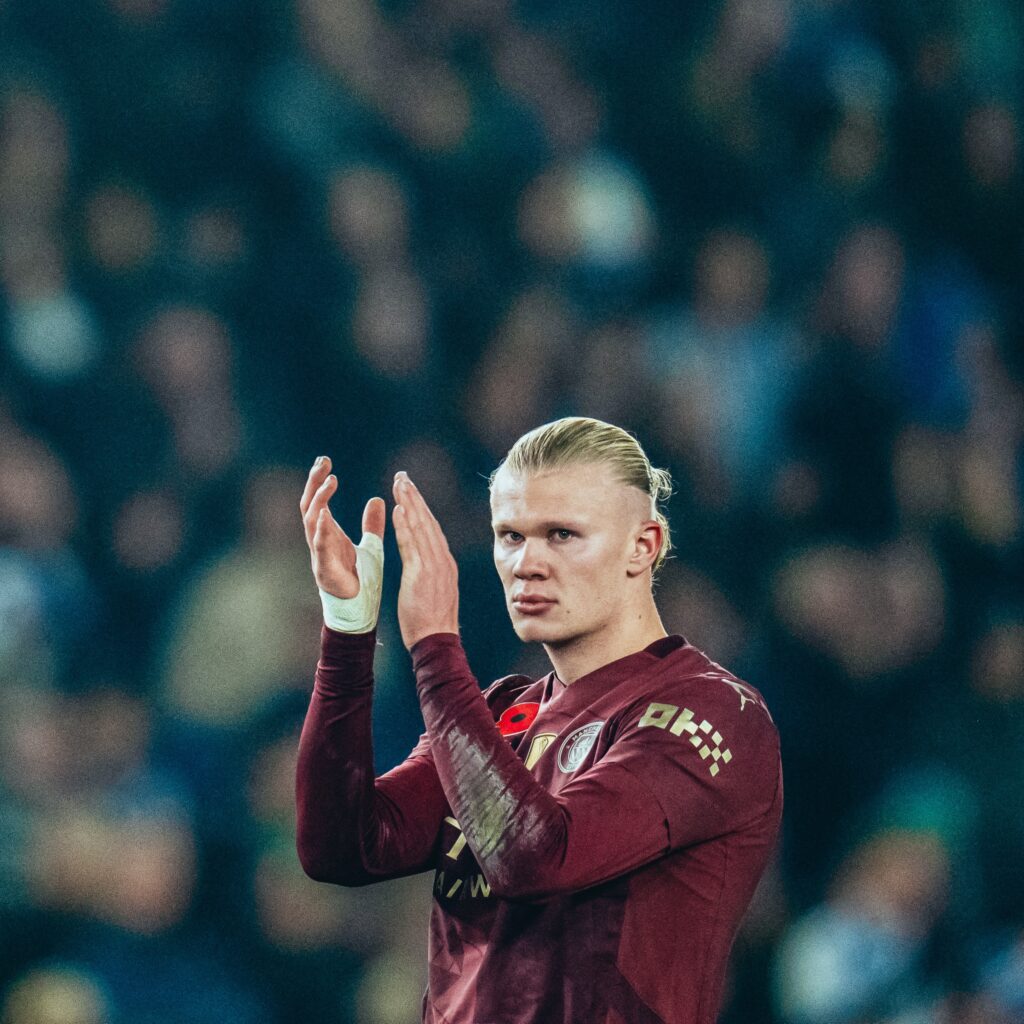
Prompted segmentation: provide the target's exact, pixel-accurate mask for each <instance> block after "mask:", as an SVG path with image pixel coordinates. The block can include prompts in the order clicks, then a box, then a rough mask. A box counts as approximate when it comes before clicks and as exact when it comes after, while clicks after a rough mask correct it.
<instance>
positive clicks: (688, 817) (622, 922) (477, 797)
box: [297, 629, 782, 1024]
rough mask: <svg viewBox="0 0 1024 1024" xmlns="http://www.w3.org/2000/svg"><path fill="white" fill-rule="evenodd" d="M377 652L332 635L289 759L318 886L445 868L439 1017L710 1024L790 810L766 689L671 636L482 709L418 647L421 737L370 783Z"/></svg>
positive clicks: (438, 638)
mask: <svg viewBox="0 0 1024 1024" xmlns="http://www.w3.org/2000/svg"><path fill="white" fill-rule="evenodd" d="M373 644H374V640H373V637H372V635H368V636H365V637H363V636H359V637H357V636H343V635H341V634H335V633H331V632H330V631H329V630H326V629H325V631H324V642H323V653H322V657H321V662H320V666H319V667H318V671H317V679H316V685H315V687H314V693H313V698H312V700H311V704H310V710H309V713H308V715H307V719H306V723H305V726H304V729H303V734H302V740H301V743H300V751H299V771H298V779H297V796H298V808H299V853H300V858H301V859H302V862H303V865H304V867H305V868H306V870H307V871H308V872H309V873H310V874H311V875H312V876H313V877H315V878H319V879H321V880H324V881H333V882H339V883H342V884H355V885H359V884H365V883H367V882H372V881H377V880H381V879H384V878H392V877H397V876H399V875H404V874H411V873H413V872H417V871H423V870H428V869H433V870H434V906H433V910H432V914H431V922H430V939H429V985H428V989H427V992H426V995H425V997H424V1005H423V1020H424V1022H427V1024H557V1022H566V1024H568V1022H574V1024H583V1022H587V1024H713V1022H714V1021H715V1019H716V1016H717V1012H718V1008H719V1004H720V1001H721V992H722V983H723V979H724V975H725V968H726V962H727V958H728V954H729V949H730V947H731V945H732V941H733V938H734V936H735V933H736V929H737V927H738V925H739V922H740V919H741V917H742V915H743V913H744V911H745V910H746V908H747V905H748V904H749V902H750V898H751V896H752V895H753V892H754V889H755V887H756V885H757V882H758V879H759V878H760V876H761V874H762V872H763V870H764V867H765V864H766V862H767V860H768V857H769V855H770V853H771V850H772V847H773V846H774V843H775V839H776V835H777V832H778V827H779V819H780V816H781V812H782V779H781V767H780V762H779V746H778V736H777V733H776V730H775V727H774V725H773V723H772V721H771V717H770V716H769V714H768V711H767V708H766V707H765V705H764V702H763V700H762V699H761V696H760V695H759V694H758V693H757V691H756V690H754V689H753V688H752V687H750V686H748V685H747V684H746V683H743V682H741V681H740V680H738V679H736V678H735V677H734V676H732V675H731V674H730V673H728V672H727V671H725V670H724V669H722V668H721V667H720V666H718V665H716V664H715V663H714V662H712V661H710V660H709V659H708V658H707V657H706V656H705V655H704V654H702V653H701V652H700V651H698V650H697V649H696V648H694V647H693V646H691V645H690V644H687V643H686V641H685V640H684V639H683V638H682V637H680V636H669V637H665V638H663V639H661V640H658V641H656V642H655V643H653V644H651V645H650V646H649V647H647V648H646V649H645V650H643V651H640V652H637V653H635V654H632V655H629V656H628V657H625V658H621V659H619V660H618V661H615V662H613V663H611V664H609V665H605V666H604V667H603V668H600V669H598V670H596V671H594V672H591V673H590V674H588V675H586V676H583V677H582V678H580V679H578V680H576V681H575V682H574V683H572V685H570V686H565V685H563V684H562V683H561V682H560V681H559V680H558V679H557V678H556V677H555V675H554V673H550V674H548V675H547V676H545V677H543V678H542V679H538V680H531V679H528V678H526V677H523V676H512V677H508V678H505V679H502V680H499V681H498V682H497V683H495V684H494V685H493V686H491V687H490V688H489V689H488V690H487V691H485V693H484V694H482V695H481V693H480V690H479V688H478V686H477V685H476V682H475V680H474V679H473V676H472V674H471V673H470V671H469V667H468V665H467V664H466V660H465V655H464V653H463V651H462V646H461V643H460V642H459V639H458V637H457V636H455V635H454V634H449V633H445V634H436V635H434V636H431V637H427V638H425V639H423V640H421V641H420V642H419V643H418V644H416V645H415V646H414V648H413V652H412V653H413V663H414V667H415V669H416V676H417V689H418V692H419V696H420V702H421V706H422V708H423V714H424V720H425V722H426V726H427V732H426V733H425V734H424V736H423V737H422V738H421V740H420V742H419V744H418V745H417V746H416V748H415V750H414V751H413V753H412V754H411V755H410V757H409V758H408V759H407V760H406V761H404V762H403V763H402V764H401V765H399V766H398V767H397V768H395V769H394V770H393V771H391V772H388V773H387V774H386V775H384V776H382V777H381V778H379V779H376V780H374V778H373V770H372V750H371V746H370V693H371V683H372V655H373Z"/></svg>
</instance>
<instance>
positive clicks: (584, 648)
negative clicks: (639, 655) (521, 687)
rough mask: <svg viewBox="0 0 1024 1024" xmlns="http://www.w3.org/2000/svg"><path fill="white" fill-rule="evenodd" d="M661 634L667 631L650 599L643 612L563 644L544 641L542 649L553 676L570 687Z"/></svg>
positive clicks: (641, 648) (659, 637) (644, 645)
mask: <svg viewBox="0 0 1024 1024" xmlns="http://www.w3.org/2000/svg"><path fill="white" fill-rule="evenodd" d="M663 636H668V632H667V631H666V630H665V627H664V626H663V625H662V623H661V616H660V615H659V614H658V610H657V608H655V606H654V602H653V601H652V602H651V605H650V608H649V609H645V610H644V612H643V613H642V614H639V615H637V614H634V615H631V616H629V617H627V618H626V619H623V620H620V621H619V622H618V623H617V624H615V625H614V626H610V627H609V628H607V629H603V630H601V631H600V632H599V633H592V634H589V635H587V636H581V637H577V638H576V639H575V640H571V641H569V642H568V643H566V644H565V645H564V646H563V645H558V644H551V645H549V644H545V645H544V650H545V651H546V652H547V656H548V658H549V659H550V661H551V665H552V667H553V668H554V670H555V675H556V676H558V678H559V679H560V680H561V681H562V682H563V683H565V685H566V686H569V685H570V684H572V683H574V682H576V680H577V679H581V678H582V677H583V676H586V675H589V674H590V673H591V672H595V671H596V670H597V669H599V668H603V667H604V666H605V665H610V664H611V663H612V662H613V661H618V660H619V659H620V658H625V657H627V656H628V655H630V654H636V652H637V651H642V650H643V649H644V648H645V647H647V646H649V645H650V644H653V643H654V641H655V640H660V639H661V638H662V637H663Z"/></svg>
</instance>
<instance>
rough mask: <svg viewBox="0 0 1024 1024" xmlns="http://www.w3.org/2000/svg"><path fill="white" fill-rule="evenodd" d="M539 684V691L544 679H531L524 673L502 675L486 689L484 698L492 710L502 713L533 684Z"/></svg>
mask: <svg viewBox="0 0 1024 1024" xmlns="http://www.w3.org/2000/svg"><path fill="white" fill-rule="evenodd" d="M535 684H539V685H538V692H539V691H540V688H541V686H542V685H543V680H542V679H531V678H530V677H529V676H524V675H511V676H502V677H501V679H496V680H495V681H494V682H493V683H491V685H490V686H488V687H487V689H486V690H484V699H485V700H486V701H487V703H488V705H490V707H491V710H492V711H496V712H498V713H501V712H502V711H504V710H505V709H506V708H508V707H511V706H512V705H513V704H515V703H516V701H517V700H519V699H520V697H521V696H522V694H524V693H525V692H526V691H527V690H528V689H529V688H530V687H531V686H534V685H535Z"/></svg>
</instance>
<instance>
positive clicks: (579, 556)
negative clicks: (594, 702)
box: [491, 463, 651, 646]
mask: <svg viewBox="0 0 1024 1024" xmlns="http://www.w3.org/2000/svg"><path fill="white" fill-rule="evenodd" d="M650 504H651V502H650V498H649V497H648V496H646V495H645V494H643V493H642V492H641V491H640V490H639V489H638V488H636V487H629V486H627V485H626V484H623V483H621V482H620V481H619V480H617V479H616V478H615V476H614V475H613V473H612V471H611V469H610V468H609V467H608V466H607V465H606V464H602V463H589V464H585V465H577V466H565V467H560V468H558V469H553V470H545V471H543V472H540V473H530V474H528V475H525V476H516V475H514V474H513V473H511V472H509V471H508V470H507V469H505V468H504V467H502V468H501V469H500V470H499V471H498V474H497V476H496V477H495V479H494V485H493V487H492V488H491V524H492V526H493V529H494V563H495V565H496V566H497V569H498V575H499V576H500V577H501V582H502V586H504V588H505V604H506V606H507V608H508V612H509V615H510V616H511V618H512V626H513V627H514V629H515V631H516V633H517V635H518V636H519V639H520V640H523V641H525V642H539V643H544V644H549V645H553V646H561V645H564V644H567V643H570V642H572V641H574V640H577V639H580V638H582V637H586V636H589V635H593V634H596V633H599V632H600V631H601V630H602V628H604V627H605V626H607V625H608V624H609V623H610V622H612V621H613V620H615V619H616V618H617V617H618V616H620V615H622V614H624V613H625V609H626V607H627V603H628V598H629V595H630V588H631V586H633V587H635V585H636V576H637V575H639V574H640V573H641V572H642V571H643V569H644V568H645V566H644V565H643V564H640V563H643V561H644V557H643V553H642V551H641V554H640V561H639V563H638V560H637V548H638V537H639V536H640V535H641V534H643V533H644V527H645V525H646V524H650V522H651V520H650V513H651V509H650ZM647 536H648V537H650V531H647Z"/></svg>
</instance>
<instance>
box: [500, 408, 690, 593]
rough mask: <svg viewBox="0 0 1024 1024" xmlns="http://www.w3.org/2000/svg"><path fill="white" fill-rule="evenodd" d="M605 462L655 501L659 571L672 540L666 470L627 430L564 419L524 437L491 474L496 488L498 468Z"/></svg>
mask: <svg viewBox="0 0 1024 1024" xmlns="http://www.w3.org/2000/svg"><path fill="white" fill-rule="evenodd" d="M588 463H601V464H603V465H607V466H610V467H611V468H612V470H613V471H614V473H615V476H616V477H617V478H618V480H619V481H620V482H621V483H624V484H626V485H627V486H629V487H636V488H637V489H638V490H640V491H643V493H644V494H646V495H647V496H648V497H649V498H650V499H651V518H652V519H654V520H655V521H656V522H657V523H658V525H659V526H661V547H660V548H659V549H658V556H657V558H655V560H654V564H653V566H652V567H651V571H652V573H656V572H657V571H658V569H660V568H661V566H662V563H663V562H664V561H665V559H666V557H667V556H668V553H669V551H670V550H671V549H672V536H671V533H670V531H669V525H668V519H666V518H665V513H664V512H663V511H662V505H663V503H664V502H665V501H667V500H668V498H669V497H670V496H671V494H672V477H671V476H670V475H669V472H668V470H667V469H655V468H654V467H653V466H652V465H651V460H650V459H649V458H647V453H646V452H645V451H644V450H643V448H641V447H640V442H639V441H638V440H637V439H636V438H635V437H634V436H633V435H632V434H631V433H629V431H628V430H623V429H622V427H617V426H615V425H614V424H612V423H605V422H604V421H603V420H595V419H591V418H590V417H588V416H565V417H563V418H562V419H560V420H554V421H553V422H551V423H545V424H544V425H543V426H540V427H535V428H534V429H533V430H531V431H529V432H528V433H526V434H523V436H522V437H521V438H519V440H518V441H516V443H515V444H514V445H512V447H511V448H510V449H509V451H508V454H507V455H506V456H505V458H504V459H502V461H501V462H500V463H499V464H498V466H497V468H496V469H495V470H494V471H493V472H492V473H491V475H490V478H489V481H488V483H489V485H490V487H492V488H493V486H494V478H495V477H496V476H497V475H498V470H500V469H502V468H505V469H508V470H509V471H510V472H512V473H515V474H516V475H517V476H521V475H524V474H526V473H537V472H540V471H542V470H546V469H555V468H557V467H559V466H570V465H571V466H577V465H583V464H588Z"/></svg>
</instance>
